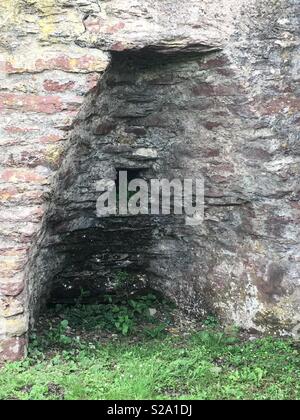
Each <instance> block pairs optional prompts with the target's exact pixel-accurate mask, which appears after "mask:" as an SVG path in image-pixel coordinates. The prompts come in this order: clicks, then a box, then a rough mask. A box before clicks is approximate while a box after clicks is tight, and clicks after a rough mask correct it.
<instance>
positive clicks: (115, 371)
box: [0, 296, 300, 400]
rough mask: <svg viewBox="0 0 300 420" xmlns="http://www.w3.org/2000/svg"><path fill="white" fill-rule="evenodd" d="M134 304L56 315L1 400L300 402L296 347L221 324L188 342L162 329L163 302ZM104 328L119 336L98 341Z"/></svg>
mask: <svg viewBox="0 0 300 420" xmlns="http://www.w3.org/2000/svg"><path fill="white" fill-rule="evenodd" d="M133 302H134V303H128V302H126V304H124V305H122V304H121V305H119V306H118V308H119V310H117V308H115V309H114V306H115V303H112V302H111V303H108V306H105V305H104V306H103V305H102V306H101V305H98V306H97V305H92V306H85V307H84V306H82V305H77V306H75V307H71V308H67V309H66V308H64V309H63V308H56V310H55V311H54V312H52V318H53V320H52V321H48V324H47V325H48V330H46V331H45V328H44V327H43V332H37V333H35V334H33V336H32V338H31V345H30V352H29V358H28V359H27V360H25V361H23V362H18V363H10V364H7V365H5V366H4V367H2V368H1V369H0V399H21V400H38V399H42V400H56V399H66V400H97V399H105V400H113V399H129V400H131V399H133V400H139V399H161V400H164V399H167V400H168V399H178V400H180V399H201V400H212V399H217V400H222V399H240V400H243V399H252V400H253V399H260V400H264V399H271V400H282V399H287V400H290V399H291V400H298V399H299V398H300V357H299V347H298V345H297V343H295V342H293V341H292V340H285V339H276V338H271V337H268V338H257V339H255V340H253V341H249V340H246V339H245V338H242V336H241V334H240V333H239V331H238V330H237V329H234V328H233V329H232V330H230V332H229V331H227V332H224V331H223V330H222V329H220V328H219V327H218V326H217V324H216V323H215V322H214V320H213V319H209V320H208V321H207V322H206V323H204V326H203V328H204V329H202V330H200V331H193V332H191V333H189V334H187V333H186V334H184V333H182V331H181V332H179V331H178V330H176V328H173V327H172V326H171V325H170V324H169V318H168V316H167V317H166V318H165V320H164V322H162V320H161V316H157V315H154V312H155V310H154V309H155V308H156V310H157V313H159V311H160V309H161V303H159V302H158V301H156V299H155V297H153V296H152V297H149V296H146V297H143V298H139V299H134V300H133ZM120 308H122V309H120ZM150 309H152V311H150ZM62 310H63V312H61V311H62ZM114 311H115V312H114ZM125 312H126V313H125ZM150 313H152V315H151V314H150ZM47 316H48V317H49V315H47ZM62 316H63V318H62ZM126 317H128V319H130V320H131V321H130V323H128V321H127V318H126ZM125 325H127V327H125ZM44 326H45V324H44ZM98 328H99V330H100V329H102V331H103V330H105V329H109V328H112V330H113V331H114V332H113V334H111V333H110V335H107V336H101V335H99V336H97V334H96V332H95V331H97V329H98ZM175 331H177V332H175Z"/></svg>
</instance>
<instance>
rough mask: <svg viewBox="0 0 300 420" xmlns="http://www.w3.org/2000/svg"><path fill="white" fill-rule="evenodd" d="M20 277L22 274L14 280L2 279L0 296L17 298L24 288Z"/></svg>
mask: <svg viewBox="0 0 300 420" xmlns="http://www.w3.org/2000/svg"><path fill="white" fill-rule="evenodd" d="M22 277H23V275H22V274H18V275H16V276H15V277H14V278H13V277H12V278H6V279H5V278H2V279H1V281H0V295H2V296H19V295H20V293H22V292H23V290H24V287H25V283H24V278H22Z"/></svg>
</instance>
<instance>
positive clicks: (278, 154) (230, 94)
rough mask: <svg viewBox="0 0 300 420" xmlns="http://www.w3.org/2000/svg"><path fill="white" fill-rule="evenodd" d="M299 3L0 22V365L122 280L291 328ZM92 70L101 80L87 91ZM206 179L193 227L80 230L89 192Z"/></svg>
mask: <svg viewBox="0 0 300 420" xmlns="http://www.w3.org/2000/svg"><path fill="white" fill-rule="evenodd" d="M299 9H300V7H299V2H298V1H295V0H285V1H283V0H282V1H281V0H276V1H275V0H274V1H263V0H251V1H249V0H248V1H245V2H244V1H240V0H226V1H225V0H224V1H223V0H222V1H220V0H219V1H215V2H214V1H196V0H191V1H188V2H179V1H177V0H176V1H175V0H173V1H169V0H162V1H154V0H147V1H145V0H143V1H141V0H130V1H129V0H126V1H123V0H107V1H96V0H95V1H92V0H83V1H81V2H77V1H75V0H18V1H12V0H5V1H2V3H1V5H0V11H1V14H0V16H1V17H0V27H1V39H0V50H1V51H0V52H1V56H0V88H1V92H0V109H1V120H0V130H1V137H0V150H1V167H0V197H1V202H0V358H1V359H10V360H12V359H18V358H20V357H22V356H23V355H24V353H25V352H26V343H27V332H28V328H29V322H31V323H32V322H33V321H34V317H35V314H36V313H37V309H38V308H39V306H40V305H41V302H43V301H44V300H45V299H46V298H49V296H50V298H51V299H53V300H58V299H66V300H67V299H69V298H71V299H72V298H74V297H76V296H77V293H78V291H80V289H81V288H85V289H87V290H89V291H90V292H91V293H102V292H103V291H107V290H108V289H110V288H111V287H112V286H113V284H114V281H115V277H116V276H117V273H118V272H119V271H120V270H123V271H124V270H126V271H127V272H129V273H130V275H131V276H133V277H134V278H135V279H136V281H137V284H143V285H149V286H151V287H155V288H157V289H159V290H161V291H163V292H164V293H165V294H167V295H168V296H170V297H171V298H173V299H174V300H176V301H177V303H178V304H179V305H180V307H181V308H182V309H183V310H186V311H189V312H190V313H192V314H195V315H201V316H205V315H206V314H208V313H215V314H217V315H218V316H219V317H220V318H221V319H222V320H223V322H224V323H234V324H237V325H240V326H242V327H245V328H255V329H258V330H261V331H266V332H268V331H271V332H275V333H285V332H288V333H291V332H292V331H293V330H294V329H295V327H296V326H297V325H298V324H299V323H300V318H299V309H300V281H299V279H300V245H299V237H300V229H299V226H300V225H299V219H300V205H299V186H298V183H299V173H300V160H299V151H300V149H299V144H300V143H299V121H300V109H299V108H300V99H299V68H300V62H299V50H300V42H299V23H300V22H299V15H300V10H299ZM105 70H106V73H105V76H104V77H102V75H103V73H104V71H105ZM120 168H126V169H129V170H131V171H132V173H134V174H135V175H139V176H142V177H143V178H145V179H150V178H153V177H154V178H160V177H166V178H169V179H172V178H174V177H180V178H184V177H198V176H204V178H205V185H206V190H205V203H206V212H205V222H204V223H203V224H202V225H200V226H198V227H187V226H185V224H184V222H183V220H182V219H181V218H180V217H179V218H178V217H177V218H176V217H163V216H161V217H150V216H138V217H111V218H107V219H99V218H97V217H96V213H95V209H96V201H97V197H98V195H99V194H98V193H97V191H96V188H95V182H96V181H98V180H100V179H101V178H103V177H111V178H112V179H114V178H116V177H117V171H118V169H120Z"/></svg>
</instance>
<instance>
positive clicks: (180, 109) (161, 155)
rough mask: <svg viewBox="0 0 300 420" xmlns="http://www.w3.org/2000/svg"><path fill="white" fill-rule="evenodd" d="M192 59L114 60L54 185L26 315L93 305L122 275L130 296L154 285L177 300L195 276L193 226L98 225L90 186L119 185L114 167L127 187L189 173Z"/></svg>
mask: <svg viewBox="0 0 300 420" xmlns="http://www.w3.org/2000/svg"><path fill="white" fill-rule="evenodd" d="M200 57H201V56H199V54H198V55H197V54H184V55H182V54H179V55H169V56H164V55H161V54H158V53H156V52H155V51H151V50H145V51H141V52H140V53H115V54H113V60H112V65H111V67H110V69H109V70H108V72H107V73H106V75H105V76H104V78H103V79H102V80H101V82H100V84H99V86H98V88H97V91H96V92H95V93H93V94H92V96H91V97H90V98H89V99H88V101H87V103H86V104H85V105H84V107H83V109H82V111H81V113H80V115H79V117H78V119H77V120H76V121H75V123H74V128H73V131H72V133H71V138H70V142H69V146H68V150H67V152H66V156H65V159H64V161H63V163H62V167H61V169H60V171H59V173H58V175H57V177H56V180H55V185H54V188H53V195H52V197H51V201H50V203H49V209H48V212H47V216H46V218H45V221H44V230H43V235H42V239H41V241H40V243H39V245H38V250H37V253H36V255H35V258H34V260H33V264H32V265H31V267H30V273H31V274H30V275H31V280H30V288H31V296H32V302H31V304H30V307H31V308H33V311H35V309H38V308H39V307H40V306H41V305H43V304H44V303H45V302H49V303H73V302H74V301H76V299H78V297H79V296H81V295H82V294H83V293H84V296H86V297H87V299H86V300H87V301H95V300H98V299H101V296H103V295H104V294H107V293H113V292H114V291H116V289H117V288H118V279H119V277H120V273H121V275H122V273H126V274H127V275H129V276H130V278H132V288H133V289H135V290H136V289H138V290H140V289H143V288H146V289H147V288H155V289H158V290H160V291H163V292H164V293H166V294H167V295H169V296H170V297H171V298H174V297H176V299H178V297H180V296H182V290H183V289H184V285H183V283H186V282H188V281H189V278H191V276H196V274H195V272H194V271H195V268H194V260H195V255H194V254H195V253H194V251H193V249H192V248H191V245H190V244H191V239H192V238H193V235H195V233H194V228H191V227H187V226H185V219H184V217H181V216H174V215H170V216H151V215H139V216H111V217H106V218H98V217H97V215H96V202H97V199H98V197H99V192H97V189H96V183H97V181H99V180H101V179H112V180H115V181H116V182H117V181H118V174H119V172H120V170H126V171H128V176H129V180H130V178H132V179H133V178H142V179H145V180H146V181H150V179H153V178H154V179H161V178H167V179H169V180H172V179H174V178H180V179H183V178H187V177H189V178H191V177H193V176H196V175H197V174H196V173H195V171H194V169H195V166H194V165H193V166H192V168H190V167H189V164H188V160H189V159H190V158H191V157H192V156H193V141H195V139H193V136H195V134H196V133H195V132H194V128H193V127H192V125H193V126H196V125H197V124H198V123H197V121H194V116H193V112H194V114H195V116H196V115H198V111H197V108H195V105H196V103H195V102H199V103H201V100H200V99H197V98H196V100H195V99H193V98H192V100H191V93H190V92H191V91H192V89H193V85H194V77H195V76H197V72H198V73H199V60H200V59H201V58H200ZM193 108H194V110H193ZM187 126H188V127H190V128H191V130H188V131H187ZM189 131H190V132H189ZM198 170H199V171H201V166H200V167H199V169H198ZM199 174H200V172H199ZM188 238H189V239H188ZM183 273H184V278H185V280H184V281H183ZM186 296H188V293H187V294H186ZM182 299H183V298H182ZM187 306H189V304H188V305H187ZM34 308H35V309H34ZM201 310H202V305H201Z"/></svg>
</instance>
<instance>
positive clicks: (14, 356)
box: [0, 336, 27, 362]
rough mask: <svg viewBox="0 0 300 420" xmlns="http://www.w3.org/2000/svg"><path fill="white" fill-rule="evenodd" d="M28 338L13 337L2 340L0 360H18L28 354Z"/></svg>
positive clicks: (0, 343)
mask: <svg viewBox="0 0 300 420" xmlns="http://www.w3.org/2000/svg"><path fill="white" fill-rule="evenodd" d="M26 347H27V338H26V337H25V336H22V337H12V338H7V339H3V340H1V342H0V362H6V361H11V362H14V361H17V360H21V359H22V358H24V357H25V356H26Z"/></svg>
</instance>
